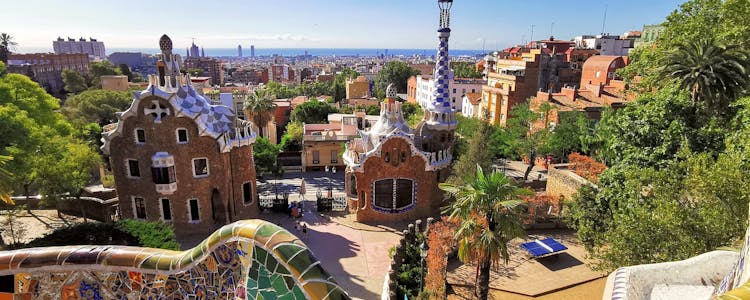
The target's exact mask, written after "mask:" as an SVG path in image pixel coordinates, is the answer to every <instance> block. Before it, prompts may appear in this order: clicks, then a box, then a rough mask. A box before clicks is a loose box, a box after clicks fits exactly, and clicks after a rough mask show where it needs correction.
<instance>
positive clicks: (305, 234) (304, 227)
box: [302, 223, 307, 237]
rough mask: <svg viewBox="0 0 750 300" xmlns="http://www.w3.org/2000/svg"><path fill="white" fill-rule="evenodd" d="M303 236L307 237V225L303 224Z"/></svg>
mask: <svg viewBox="0 0 750 300" xmlns="http://www.w3.org/2000/svg"><path fill="white" fill-rule="evenodd" d="M302 236H303V237H307V224H306V223H302Z"/></svg>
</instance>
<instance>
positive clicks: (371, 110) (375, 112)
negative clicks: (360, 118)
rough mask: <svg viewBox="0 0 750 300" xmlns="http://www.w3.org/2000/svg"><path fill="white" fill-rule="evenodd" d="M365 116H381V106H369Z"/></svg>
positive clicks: (366, 107)
mask: <svg viewBox="0 0 750 300" xmlns="http://www.w3.org/2000/svg"><path fill="white" fill-rule="evenodd" d="M365 114H368V115H371V116H379V115H380V105H368V106H365Z"/></svg>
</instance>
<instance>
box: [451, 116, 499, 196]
mask: <svg viewBox="0 0 750 300" xmlns="http://www.w3.org/2000/svg"><path fill="white" fill-rule="evenodd" d="M459 124H460V123H459ZM476 126H477V127H476V129H475V131H474V132H473V133H472V135H471V136H469V137H468V138H467V140H468V143H467V145H466V148H465V150H464V151H463V152H462V153H461V155H460V156H459V158H458V160H456V162H455V163H454V164H453V177H452V178H451V179H450V180H449V181H450V182H461V183H464V182H471V181H472V179H473V177H474V175H476V172H477V166H479V167H480V168H482V169H484V170H489V169H490V167H491V166H492V159H493V158H494V153H493V152H492V149H490V147H487V140H489V138H490V136H491V135H492V133H493V128H492V126H491V125H490V124H489V123H487V122H486V121H483V120H480V121H479V122H478V123H477V125H476Z"/></svg>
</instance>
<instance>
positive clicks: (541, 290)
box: [447, 230, 607, 299]
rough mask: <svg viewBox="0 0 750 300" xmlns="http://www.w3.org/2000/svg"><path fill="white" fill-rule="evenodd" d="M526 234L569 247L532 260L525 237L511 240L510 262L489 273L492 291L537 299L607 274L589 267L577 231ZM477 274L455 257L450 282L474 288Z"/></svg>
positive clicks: (471, 266) (472, 268)
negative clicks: (523, 244) (523, 247)
mask: <svg viewBox="0 0 750 300" xmlns="http://www.w3.org/2000/svg"><path fill="white" fill-rule="evenodd" d="M527 233H528V237H527V238H526V241H528V240H533V239H543V238H547V237H552V238H554V239H556V240H558V241H560V242H561V243H562V244H563V245H565V246H567V247H568V250H566V251H564V252H562V253H560V254H558V255H557V256H552V257H546V258H541V259H532V258H530V257H529V256H528V254H527V253H526V251H524V250H523V249H522V248H521V247H520V244H521V243H522V242H523V241H524V240H521V239H515V240H513V241H511V243H510V245H509V252H510V255H511V257H510V261H509V262H508V264H507V265H502V264H501V265H496V266H494V267H493V271H492V272H491V274H490V288H491V290H493V291H497V292H505V293H508V294H515V295H518V296H525V297H529V298H536V297H540V296H542V295H547V294H549V293H553V292H557V291H563V290H568V289H571V288H574V287H577V286H579V285H582V284H584V283H589V282H593V281H596V280H598V279H601V278H603V277H605V276H606V275H607V274H604V273H601V272H597V271H594V270H592V269H591V267H590V266H589V263H590V262H591V261H590V260H588V259H587V258H586V250H585V249H584V248H583V245H581V244H580V243H579V242H578V239H577V238H576V237H575V232H573V231H570V230H546V231H529V232H527ZM475 275H476V265H469V264H463V263H461V262H459V261H458V260H453V261H451V262H450V263H449V264H448V276H447V280H448V283H449V284H451V285H453V286H454V287H456V288H457V289H458V288H461V287H463V288H470V287H473V286H474V282H475V278H476V277H475ZM597 282H599V281H597ZM599 286H600V284H594V288H598V287H599ZM601 288H603V286H601ZM594 293H595V294H596V293H598V295H601V291H594ZM498 294H502V293H498ZM519 299H522V298H519Z"/></svg>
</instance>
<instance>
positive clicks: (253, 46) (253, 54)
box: [250, 45, 255, 58]
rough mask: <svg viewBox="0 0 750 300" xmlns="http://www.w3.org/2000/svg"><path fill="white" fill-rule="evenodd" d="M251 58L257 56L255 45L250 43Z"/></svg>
mask: <svg viewBox="0 0 750 300" xmlns="http://www.w3.org/2000/svg"><path fill="white" fill-rule="evenodd" d="M250 58H255V45H250Z"/></svg>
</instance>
